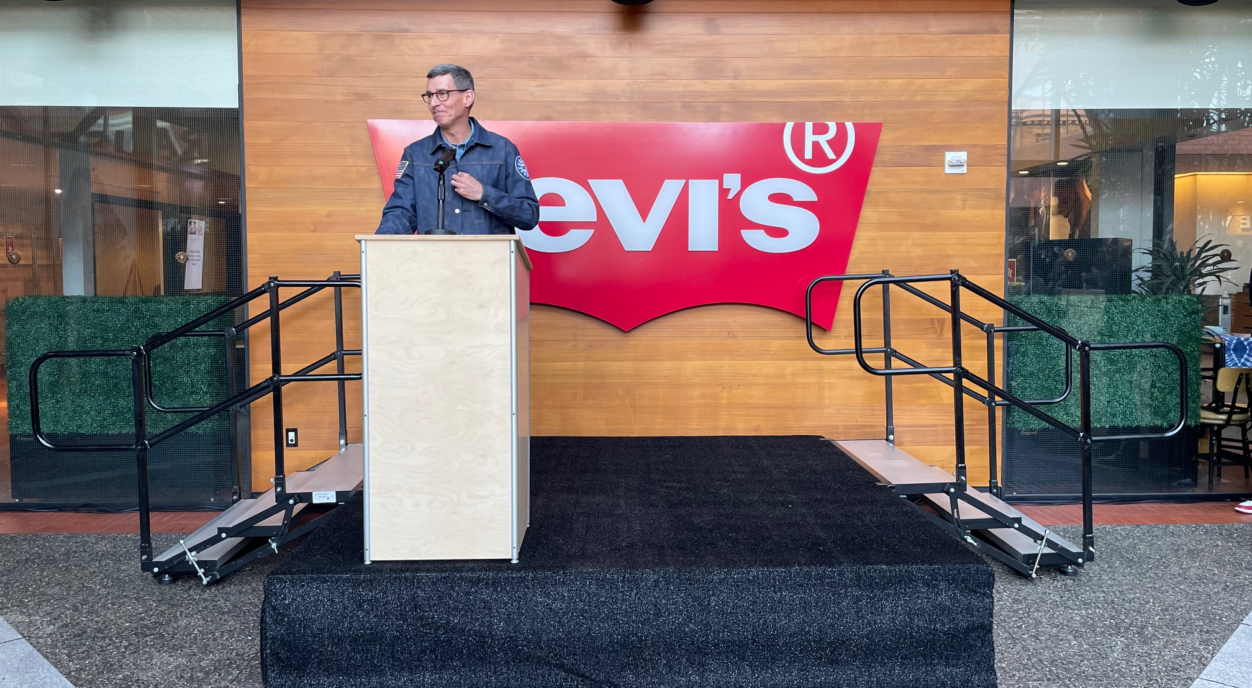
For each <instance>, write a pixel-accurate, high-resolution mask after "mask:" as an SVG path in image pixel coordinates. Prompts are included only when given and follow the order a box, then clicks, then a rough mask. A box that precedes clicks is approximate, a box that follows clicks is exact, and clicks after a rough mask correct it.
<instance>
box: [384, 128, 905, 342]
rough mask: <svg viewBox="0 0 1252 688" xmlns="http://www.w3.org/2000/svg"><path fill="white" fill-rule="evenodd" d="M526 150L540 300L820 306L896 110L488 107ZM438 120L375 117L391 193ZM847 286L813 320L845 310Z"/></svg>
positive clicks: (598, 310)
mask: <svg viewBox="0 0 1252 688" xmlns="http://www.w3.org/2000/svg"><path fill="white" fill-rule="evenodd" d="M482 124H483V126H485V127H486V128H487V129H489V130H491V131H493V132H496V133H497V134H500V135H502V136H505V137H507V138H508V139H510V140H511V141H513V143H515V144H517V147H518V148H519V149H520V150H521V153H522V158H523V159H520V160H513V161H506V162H508V163H509V164H510V165H512V166H513V168H515V169H510V173H513V174H523V175H526V174H529V176H530V179H531V180H532V183H533V184H534V186H535V193H536V194H537V195H538V196H539V202H540V215H539V227H538V228H536V229H532V230H528V231H519V232H518V234H519V235H520V236H521V237H522V243H524V244H525V245H526V248H527V250H528V252H529V253H530V258H531V262H532V263H533V264H534V272H533V273H532V274H531V287H530V288H531V301H532V302H533V303H542V304H549V305H552V306H560V307H562V308H569V309H571V310H575V311H579V312H581V313H586V314H588V315H591V316H594V317H596V318H599V319H601V320H604V321H606V322H608V323H610V324H613V325H615V326H617V327H618V328H620V329H622V330H631V329H633V328H635V327H638V326H639V325H642V324H643V323H645V322H647V321H649V320H652V319H653V318H658V317H660V316H662V315H665V314H667V313H673V312H674V311H678V310H682V309H684V308H690V307H692V306H703V305H707V304H715V303H746V304H757V305H761V306H769V307H772V308H777V309H780V310H784V311H788V312H790V313H794V314H796V315H798V316H800V317H804V291H805V288H806V287H807V286H808V284H809V282H811V281H812V280H813V279H814V278H816V277H819V276H821V275H832V274H839V273H842V272H844V270H845V269H846V268H847V265H848V256H849V255H850V254H851V252H852V239H853V237H854V236H855V235H856V226H857V220H858V219H859V218H860V215H861V206H862V205H863V204H864V202H865V190H866V187H867V186H868V184H869V174H870V169H871V167H873V164H874V154H875V152H876V151H877V149H878V137H879V134H880V133H881V132H882V124H864V123H852V122H789V123H785V124H784V123H767V124H759V123H643V122H629V123H628V122H483V123H482ZM433 130H434V123H433V122H430V121H428V120H427V121H417V120H377V119H375V120H369V131H370V138H371V139H372V141H373V144H374V157H375V159H376V161H377V163H378V172H379V178H380V179H381V180H382V185H383V191H384V193H385V194H386V196H390V195H391V191H392V184H393V183H394V181H395V175H396V170H397V169H398V165H399V164H400V157H401V155H402V154H403V152H404V148H405V147H406V146H408V145H409V144H410V143H412V142H413V141H416V140H417V139H420V138H423V137H425V136H427V135H429V134H430V133H431V132H432V131H433ZM838 299H839V292H838V289H837V288H836V287H835V286H832V287H831V288H830V289H824V290H821V291H820V292H819V293H815V294H814V303H813V319H814V321H815V322H816V323H817V324H818V325H820V326H822V327H825V328H829V327H830V325H831V324H832V323H833V322H834V317H835V306H836V304H837V303H838Z"/></svg>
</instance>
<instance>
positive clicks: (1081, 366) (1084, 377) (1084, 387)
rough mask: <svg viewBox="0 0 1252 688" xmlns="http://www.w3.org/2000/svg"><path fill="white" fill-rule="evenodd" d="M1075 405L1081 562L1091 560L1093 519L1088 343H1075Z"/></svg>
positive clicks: (1093, 552)
mask: <svg viewBox="0 0 1252 688" xmlns="http://www.w3.org/2000/svg"><path fill="white" fill-rule="evenodd" d="M1078 377H1079V383H1078V384H1079V394H1080V399H1079V405H1080V407H1081V417H1080V424H1079V426H1078V430H1079V435H1078V443H1079V444H1080V445H1081V446H1082V551H1083V561H1080V562H1079V563H1085V562H1090V561H1093V560H1094V559H1095V532H1094V531H1095V523H1094V522H1095V517H1094V514H1093V513H1092V511H1093V510H1092V492H1093V491H1094V490H1093V487H1092V467H1091V441H1092V439H1091V343H1090V342H1086V341H1082V342H1079V343H1078Z"/></svg>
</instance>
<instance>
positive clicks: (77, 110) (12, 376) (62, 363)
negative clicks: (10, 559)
mask: <svg viewBox="0 0 1252 688" xmlns="http://www.w3.org/2000/svg"><path fill="white" fill-rule="evenodd" d="M236 16H237V8H236V5H235V2H234V1H233V0H226V1H223V0H202V1H201V2H197V3H194V4H192V5H187V4H183V3H168V2H158V1H156V0H122V1H120V2H103V1H97V0H80V1H77V2H74V3H48V2H43V1H42V0H0V237H2V238H3V241H4V257H5V260H2V261H0V298H3V306H4V308H3V310H2V311H0V332H2V333H3V334H4V339H5V347H4V352H3V359H2V360H3V364H4V373H5V375H4V376H3V379H0V392H2V393H3V394H4V398H5V399H6V401H7V403H5V404H4V405H3V408H2V411H3V416H4V418H3V420H4V421H5V427H6V428H7V431H8V432H7V437H5V438H0V508H3V507H4V506H5V505H9V506H16V507H18V508H27V507H31V506H35V507H93V508H106V509H114V508H118V509H124V508H133V506H134V503H135V494H136V483H135V457H134V452H133V451H125V450H123V451H100V452H94V451H93V452H55V451H50V450H48V449H46V448H43V447H41V446H40V445H39V443H38V442H36V441H35V438H34V437H33V435H32V424H31V420H30V416H31V409H30V405H31V400H30V394H29V390H28V385H27V378H28V373H29V370H30V367H31V364H32V362H33V361H34V360H35V358H36V357H38V356H40V355H42V354H43V353H46V352H48V351H51V350H87V349H125V348H128V347H131V346H135V345H137V344H141V343H143V342H144V341H145V340H146V339H147V338H148V337H150V336H151V335H153V334H156V333H158V332H165V331H169V330H170V329H173V328H174V327H177V326H178V325H181V324H183V323H184V322H186V321H188V320H191V319H192V318H194V317H195V316H197V315H200V314H201V313H203V312H205V311H207V310H209V309H211V308H212V307H213V306H215V305H217V304H219V303H222V302H224V301H226V300H227V299H228V298H229V297H231V296H237V295H239V294H241V293H242V291H243V280H244V277H243V275H244V273H243V222H242V214H241V202H242V191H243V189H242V184H241V176H240V150H241V147H240V119H239V104H238V39H237V25H236ZM228 356H230V357H232V361H233V362H234V363H235V370H236V371H237V372H238V373H240V374H242V373H243V371H244V366H243V365H242V350H241V349H237V348H236V347H233V346H232V347H231V348H230V349H227V348H226V345H225V344H224V343H223V342H222V341H221V338H216V339H214V340H212V341H210V339H209V338H196V339H186V340H179V341H178V342H175V343H173V344H171V345H169V346H168V347H166V348H165V349H163V350H162V351H160V352H159V353H154V354H153V357H152V367H153V393H154V398H156V399H157V400H158V401H160V402H162V403H164V404H165V405H167V406H196V405H201V404H204V403H205V402H213V401H220V400H221V399H224V398H226V397H227V396H229V392H228V390H229V388H230V384H231V381H230V380H228V379H227V376H226V365H227V362H226V360H227V357H228ZM234 382H235V383H236V384H242V379H238V380H235V381H234ZM130 395H131V383H130V374H129V364H128V363H127V362H126V361H125V360H122V359H95V360H83V359H79V360H74V361H68V360H61V359H56V360H53V361H49V362H48V363H47V364H45V365H44V367H43V368H42V371H41V374H40V400H41V403H40V414H41V423H42V425H43V429H44V431H45V432H46V433H47V434H48V435H49V436H50V437H51V438H52V439H53V440H54V441H55V442H57V443H58V444H63V445H74V444H79V445H83V444H109V445H129V444H130V443H132V442H133V432H134V422H133V419H132V399H131V396H130ZM185 417H186V415H185V414H162V413H157V412H155V411H149V420H148V424H149V430H150V433H149V434H150V435H151V434H154V433H155V432H159V431H160V430H163V429H165V428H167V427H170V426H172V425H173V424H175V423H176V422H178V421H180V420H182V419H183V418H185ZM236 429H237V430H239V432H240V433H241V434H242V433H246V428H236ZM230 434H231V433H230V429H229V428H228V425H227V421H226V420H225V419H220V420H219V419H217V418H215V419H213V420H212V421H210V422H208V423H205V424H203V425H202V426H197V428H195V429H193V430H192V431H187V432H185V433H182V435H181V436H176V437H175V438H174V439H171V440H170V441H169V442H167V443H166V444H163V445H159V446H158V447H157V448H155V449H154V450H153V451H152V452H151V453H150V459H149V462H150V474H151V481H150V482H151V485H152V487H153V495H152V497H153V504H154V506H157V507H158V508H161V507H164V508H170V507H173V508H199V507H208V506H214V505H222V506H225V505H228V504H230V502H231V498H232V490H233V487H234V485H235V484H236V476H237V475H239V474H241V473H244V472H246V471H242V470H240V467H239V466H238V464H237V463H236V459H237V457H234V456H232V446H231V442H230ZM243 437H244V438H245V439H244V441H242V442H241V445H242V446H244V447H246V446H247V443H246V434H243Z"/></svg>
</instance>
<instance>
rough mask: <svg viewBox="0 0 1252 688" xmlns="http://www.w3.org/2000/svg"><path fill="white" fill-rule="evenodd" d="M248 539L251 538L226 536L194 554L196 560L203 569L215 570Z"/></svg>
mask: <svg viewBox="0 0 1252 688" xmlns="http://www.w3.org/2000/svg"><path fill="white" fill-rule="evenodd" d="M249 539H251V538H244V537H233V538H226V539H225V540H222V541H221V542H219V543H217V544H216V545H213V546H212V547H210V548H208V549H206V550H204V551H203V552H200V553H198V554H196V561H197V562H199V564H200V567H201V568H203V569H205V570H208V571H213V570H216V569H217V568H218V567H219V566H221V565H222V564H224V563H226V560H228V559H230V558H231V557H233V556H234V555H235V553H236V552H238V551H239V550H240V549H242V548H243V546H244V545H246V544H247V543H248V540H249Z"/></svg>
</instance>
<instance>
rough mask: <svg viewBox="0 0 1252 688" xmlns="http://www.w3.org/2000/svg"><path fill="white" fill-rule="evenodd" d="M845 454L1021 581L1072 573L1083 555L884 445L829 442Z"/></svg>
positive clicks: (992, 499) (1002, 505)
mask: <svg viewBox="0 0 1252 688" xmlns="http://www.w3.org/2000/svg"><path fill="white" fill-rule="evenodd" d="M834 444H835V446H837V447H839V448H840V449H841V450H843V452H844V453H845V454H847V455H848V456H849V457H851V458H852V460H853V461H856V462H857V463H858V464H860V465H861V467H863V468H864V469H865V470H867V471H869V472H870V474H871V475H873V476H874V477H875V478H877V479H878V481H879V482H881V483H882V484H884V485H887V486H889V487H890V488H891V489H892V490H894V491H895V492H896V493H897V494H899V495H900V496H901V497H903V498H905V499H907V500H908V501H910V502H912V503H914V504H916V505H918V506H919V507H921V508H922V509H923V510H924V511H925V512H926V513H927V514H928V515H930V516H931V517H932V518H933V519H934V520H935V521H937V522H938V523H939V525H940V526H941V527H943V529H944V530H946V531H948V532H949V533H951V534H952V535H954V536H955V537H957V538H958V539H961V540H964V541H966V542H968V543H969V544H971V545H973V546H974V547H975V548H977V549H978V550H979V551H981V552H984V553H986V554H987V555H989V556H991V557H992V558H994V559H996V560H997V561H1000V562H1002V563H1004V564H1005V565H1006V566H1009V567H1010V568H1012V569H1013V570H1015V571H1017V572H1019V573H1021V574H1022V575H1024V576H1028V577H1030V578H1034V577H1035V576H1036V572H1037V570H1038V568H1039V567H1041V566H1044V567H1058V568H1060V569H1061V570H1062V572H1064V573H1066V574H1072V573H1073V572H1074V567H1075V566H1082V565H1083V563H1084V562H1083V551H1082V549H1081V548H1080V547H1077V546H1075V545H1073V544H1071V543H1069V542H1067V541H1066V540H1065V539H1063V538H1061V537H1059V536H1057V535H1056V534H1055V533H1053V532H1051V531H1049V530H1048V529H1047V528H1045V527H1043V526H1042V525H1040V524H1039V523H1037V522H1036V521H1035V520H1034V519H1032V518H1030V517H1029V516H1026V515H1025V514H1023V513H1021V512H1020V511H1018V510H1017V509H1014V508H1013V507H1012V506H1011V505H1009V504H1008V503H1007V502H1005V501H1003V500H1001V499H999V498H998V497H996V496H994V495H991V494H989V493H986V492H982V491H980V490H977V489H974V488H969V487H966V486H965V485H963V484H962V483H961V482H960V481H959V480H958V479H957V477H956V476H955V475H953V474H951V473H949V472H947V471H945V470H943V469H942V468H937V467H935V466H927V465H926V464H924V463H922V462H921V461H919V460H917V459H916V458H914V457H912V456H910V455H909V454H908V453H906V452H904V451H902V450H900V449H899V448H898V447H896V446H895V445H894V444H891V443H890V442H887V441H886V440H845V441H835V442H834Z"/></svg>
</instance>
